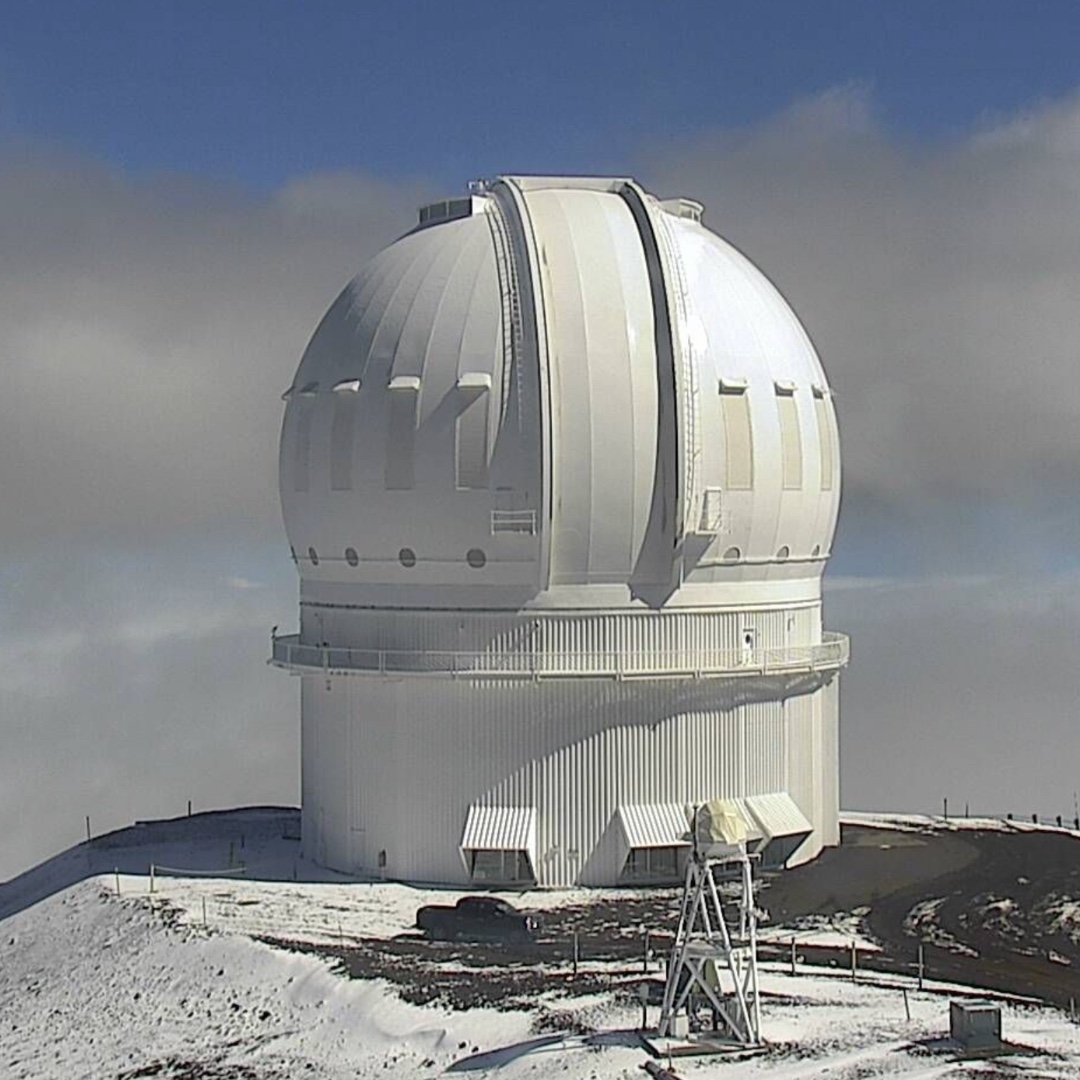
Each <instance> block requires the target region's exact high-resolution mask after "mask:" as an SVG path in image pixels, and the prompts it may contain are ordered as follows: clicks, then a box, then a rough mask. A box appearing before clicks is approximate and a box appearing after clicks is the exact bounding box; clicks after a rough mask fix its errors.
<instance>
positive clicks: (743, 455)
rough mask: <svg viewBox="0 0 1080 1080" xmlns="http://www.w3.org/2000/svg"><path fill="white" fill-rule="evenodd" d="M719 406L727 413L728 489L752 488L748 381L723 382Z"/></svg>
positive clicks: (725, 444) (725, 446)
mask: <svg viewBox="0 0 1080 1080" xmlns="http://www.w3.org/2000/svg"><path fill="white" fill-rule="evenodd" d="M720 408H721V412H722V413H723V417H724V472H725V478H726V480H727V488H728V490H729V491H749V490H750V489H751V488H753V486H754V440H753V429H752V427H751V424H750V395H749V394H748V393H747V392H746V384H745V383H743V384H741V385H740V384H728V383H722V384H721V386H720Z"/></svg>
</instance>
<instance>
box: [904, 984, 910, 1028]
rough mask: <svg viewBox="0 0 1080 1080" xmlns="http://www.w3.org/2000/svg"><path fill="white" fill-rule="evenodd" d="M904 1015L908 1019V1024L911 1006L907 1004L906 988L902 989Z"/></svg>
mask: <svg viewBox="0 0 1080 1080" xmlns="http://www.w3.org/2000/svg"><path fill="white" fill-rule="evenodd" d="M904 1015H905V1016H906V1017H907V1018H908V1022H909V1023H910V1022H911V1005H910V1004H909V1003H908V996H907V987H906V986H905V987H904Z"/></svg>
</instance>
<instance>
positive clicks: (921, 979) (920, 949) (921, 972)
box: [919, 941, 925, 990]
mask: <svg viewBox="0 0 1080 1080" xmlns="http://www.w3.org/2000/svg"><path fill="white" fill-rule="evenodd" d="M923 961H924V956H923V945H922V942H921V941H920V942H919V989H920V990H921V989H922V988H923V972H924V971H925V964H924V962H923Z"/></svg>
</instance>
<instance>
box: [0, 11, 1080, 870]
mask: <svg viewBox="0 0 1080 1080" xmlns="http://www.w3.org/2000/svg"><path fill="white" fill-rule="evenodd" d="M3 24H4V25H3V32H2V33H0V371H2V372H3V377H4V385H3V392H2V393H0V500H2V501H0V740H2V741H0V821H3V823H4V825H5V828H3V830H0V879H3V878H5V877H7V876H10V875H12V874H15V873H18V872H19V871H20V870H22V869H25V868H27V867H29V866H30V865H33V864H34V863H35V862H37V861H39V860H40V859H41V858H44V857H47V856H48V855H49V854H51V853H54V852H55V851H58V850H60V849H62V848H64V847H66V846H68V845H69V844H71V843H75V842H77V841H78V840H79V839H81V838H82V837H83V836H84V835H85V828H86V825H85V818H86V816H87V815H89V816H90V817H91V822H92V828H93V831H94V832H95V833H97V832H100V831H103V830H104V829H107V828H113V827H116V826H120V825H124V824H127V823H130V822H131V821H132V820H134V819H137V818H150V817H157V816H164V815H169V814H174V813H183V812H184V811H185V810H186V806H187V801H188V800H189V799H190V800H192V802H193V804H194V806H195V808H197V809H198V808H209V807H212V806H229V805H236V804H239V803H256V802H271V803H295V802H296V801H297V800H298V798H299V780H298V777H299V754H298V743H299V705H298V693H297V685H296V682H295V680H292V679H290V678H289V677H287V676H286V675H284V674H282V673H280V672H277V671H274V670H272V669H269V668H267V666H266V664H265V660H266V656H267V652H268V636H269V628H270V627H271V626H272V625H278V626H280V627H282V629H288V628H290V627H291V626H293V625H295V622H296V578H295V570H294V568H293V566H292V564H291V563H290V561H289V559H288V548H287V544H286V541H285V536H284V531H283V529H282V527H281V522H280V513H279V509H278V502H277V490H276V487H277V475H276V474H277V463H276V446H277V438H278V432H279V426H280V419H281V409H282V406H281V402H280V394H281V391H282V390H283V389H284V388H285V387H286V386H288V385H289V383H290V380H291V377H292V374H293V371H294V370H295V367H296V364H297V362H298V360H299V357H300V355H301V352H302V351H303V348H304V345H305V344H306V341H307V339H308V338H309V336H310V334H311V332H312V330H313V329H314V326H315V325H316V323H317V322H318V320H319V318H320V316H321V315H322V313H323V312H324V311H325V310H326V308H327V307H328V306H329V305H330V303H331V302H332V300H333V299H334V297H335V296H336V295H337V293H338V292H339V291H340V289H341V288H342V286H343V285H344V284H345V282H346V281H347V280H348V279H349V278H350V277H351V276H352V275H353V274H355V273H356V272H357V270H359V268H360V267H361V266H362V265H363V263H364V262H365V261H366V260H367V259H368V258H369V257H370V256H371V255H373V254H374V253H375V252H376V251H378V250H379V249H380V248H381V247H383V246H385V245H386V244H387V243H388V242H390V241H391V240H392V239H394V238H395V237H396V236H398V235H400V234H401V233H402V232H404V231H405V230H406V229H408V228H409V227H410V226H411V224H412V223H413V221H414V214H415V209H416V206H417V205H419V204H420V203H421V202H423V201H425V200H427V199H429V198H431V197H437V196H444V195H447V194H455V193H458V192H461V191H462V190H464V185H465V184H466V182H467V181H468V180H470V179H473V178H476V177H485V176H492V175H496V174H498V173H500V172H528V171H535V172H546V173H593V174H606V173H610V174H616V175H632V176H635V177H637V178H638V179H639V180H641V181H642V182H643V183H644V184H645V185H646V187H648V188H649V189H650V190H653V191H655V192H656V193H657V194H659V195H662V196H665V197H666V196H674V195H687V196H691V197H694V198H697V199H700V200H701V201H702V202H704V203H705V205H706V217H705V221H706V224H707V225H709V226H710V227H711V228H713V229H715V230H716V231H718V232H720V233H721V234H723V235H724V236H726V237H727V238H728V239H730V240H732V241H733V242H734V243H736V244H737V245H738V246H739V247H741V248H742V249H743V250H745V251H746V252H748V253H749V254H750V255H751V256H752V257H753V258H754V260H755V261H756V262H757V263H758V264H759V265H760V266H761V267H762V268H763V269H764V270H765V271H766V272H767V273H768V274H769V276H770V277H771V278H773V280H774V281H776V282H777V283H778V284H779V286H780V287H781V289H782V291H783V292H784V293H785V295H786V296H787V297H788V299H789V300H790V301H791V302H792V304H793V305H794V307H795V308H796V310H797V311H798V313H799V314H800V316H801V318H802V319H803V321H804V323H805V324H806V325H807V327H808V329H809V331H810V333H811V335H812V336H813V338H814V340H815V343H816V344H817V347H818V350H819V352H820V353H821V356H822V359H823V362H824V364H825V367H826V370H827V372H828V374H829V378H830V381H831V384H832V386H833V388H834V390H835V391H836V394H837V408H838V413H839V420H840V428H841V440H842V453H843V464H844V495H843V507H842V513H841V523H840V529H839V532H838V536H837V541H836V545H835V549H834V556H833V558H832V560H831V562H830V567H829V571H828V574H827V579H826V580H827V586H826V621H827V624H828V625H830V626H831V627H833V628H835V629H842V630H845V631H847V632H849V633H850V634H851V636H852V649H853V656H852V663H851V666H850V669H849V670H848V671H847V672H846V673H845V675H844V677H843V684H842V685H843V691H842V719H841V724H842V745H841V751H842V802H843V803H844V805H845V806H847V807H849V808H852V809H893V810H912V811H923V812H932V811H935V810H937V809H939V808H940V807H941V805H942V799H943V798H945V797H948V798H949V800H950V806H951V807H953V808H959V807H962V806H964V805H968V806H969V807H970V809H971V810H972V812H990V813H1005V812H1014V813H1017V814H1029V813H1033V812H1037V813H1040V814H1043V815H1046V814H1055V813H1063V814H1067V815H1069V816H1071V815H1072V814H1073V813H1074V810H1075V806H1076V796H1075V792H1076V791H1077V789H1080V768H1078V764H1080V715H1078V714H1080V693H1078V691H1080V665H1077V664H1076V662H1075V660H1074V656H1073V654H1074V652H1075V650H1076V646H1077V643H1080V558H1078V554H1077V552H1078V544H1080V501H1078V500H1077V498H1076V493H1077V491H1078V490H1080V388H1078V384H1077V381H1076V370H1077V366H1078V365H1077V361H1078V360H1080V356H1078V351H1080V305H1078V304H1077V303H1076V298H1077V297H1078V296H1080V215H1078V214H1077V212H1076V208H1077V206H1078V205H1080V62H1078V61H1077V60H1076V55H1075V41H1076V39H1077V35H1078V32H1080V4H1077V3H1075V2H1072V0H1062V2H1053V0H1038V2H1034V3H1028V4H1020V3H999V2H995V0H976V2H969V0H951V2H950V3H949V4H941V3H940V2H937V0H934V2H923V0H904V2H899V0H897V2H888V0H879V2H878V3H874V4H868V3H866V2H865V0H853V2H829V0H819V2H817V3H814V4H807V3H804V2H797V3H796V2H792V3H786V2H769V0H764V2H755V3H735V2H728V3H725V2H713V3H700V4H694V3H684V4H670V5H663V4H657V3H655V2H654V3H648V4H646V3H636V2H627V3H624V4H620V5H607V4H593V5H583V4H580V3H578V4H573V5H572V4H564V3H561V2H550V3H546V4H535V5H532V4H516V5H502V6H501V7H498V6H496V5H490V4H474V3H469V2H461V3H458V4H455V5H445V4H443V5H436V4H419V3H418V4H409V3H400V4H383V5H367V4H352V3H307V4H301V3H299V2H284V0H283V2H282V3H278V4H273V5H268V4H263V3H246V2H240V0H233V2H231V3H230V4H228V5H222V4H216V3H215V4H211V3H202V2H186V3H165V2H162V3H158V4H145V3H135V2H130V3H129V2H121V0H112V2H110V3H109V4H107V5H87V4H81V3H76V2H74V0H72V2H69V3H58V2H48V0H46V2H36V3H29V2H22V0H8V2H7V3H5V4H4V19H3Z"/></svg>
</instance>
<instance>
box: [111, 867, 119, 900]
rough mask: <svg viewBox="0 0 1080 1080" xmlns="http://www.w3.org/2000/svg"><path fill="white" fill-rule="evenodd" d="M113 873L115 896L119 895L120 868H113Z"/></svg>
mask: <svg viewBox="0 0 1080 1080" xmlns="http://www.w3.org/2000/svg"><path fill="white" fill-rule="evenodd" d="M113 873H114V874H115V875H116V895H117V896H119V895H120V868H119V867H118V866H114V867H113Z"/></svg>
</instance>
